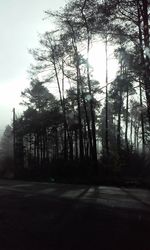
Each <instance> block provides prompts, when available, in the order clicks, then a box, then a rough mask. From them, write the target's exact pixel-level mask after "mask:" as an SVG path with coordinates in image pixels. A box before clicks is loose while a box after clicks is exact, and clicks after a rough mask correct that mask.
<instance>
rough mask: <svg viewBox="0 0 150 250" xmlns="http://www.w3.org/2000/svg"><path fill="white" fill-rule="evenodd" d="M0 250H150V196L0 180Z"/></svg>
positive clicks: (130, 191) (102, 188) (149, 193)
mask: <svg viewBox="0 0 150 250" xmlns="http://www.w3.org/2000/svg"><path fill="white" fill-rule="evenodd" d="M0 249H1V250H6V249H9V250H12V249H15V250H30V249H32V250H34V249H35V250H37V249H38V250H39V249H41V250H56V249H59V250H80V249H82V250H84V249H85V250H97V249H100V250H106V249H107V250H111V249H113V250H124V249H126V250H130V249H131V250H134V249H136V250H150V191H148V190H142V189H131V188H130V189H127V188H116V187H105V186H82V185H80V186H77V185H69V184H56V183H53V184H50V183H35V182H24V181H13V180H9V181H8V180H0Z"/></svg>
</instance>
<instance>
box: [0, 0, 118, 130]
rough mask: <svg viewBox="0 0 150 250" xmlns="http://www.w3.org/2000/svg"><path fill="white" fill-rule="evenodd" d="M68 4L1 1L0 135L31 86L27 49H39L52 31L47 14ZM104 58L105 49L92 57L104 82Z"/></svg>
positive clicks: (44, 0)
mask: <svg viewBox="0 0 150 250" xmlns="http://www.w3.org/2000/svg"><path fill="white" fill-rule="evenodd" d="M65 3H66V1H65V0H1V1H0V35H1V36H0V134H1V133H2V131H3V130H4V128H5V126H6V125H7V124H11V121H12V109H13V107H15V108H16V111H17V113H19V112H21V109H22V108H21V107H19V103H20V102H21V98H20V94H21V91H23V90H24V89H25V88H26V87H28V86H29V82H30V80H29V75H28V73H27V70H28V69H29V67H30V64H31V63H32V60H33V59H32V56H31V55H30V54H29V53H28V49H30V48H35V47H38V33H44V32H45V31H47V30H50V29H51V28H52V26H51V24H50V21H48V20H43V18H44V17H45V14H44V11H45V10H48V9H51V10H56V9H59V8H61V7H63V6H64V5H65ZM104 56H105V48H104V46H99V50H98V48H97V47H95V49H94V50H93V51H92V53H91V62H92V63H93V64H95V65H94V66H95V77H96V78H97V80H98V77H99V75H101V77H102V76H103V79H105V69H104V66H105V64H104ZM100 59H101V62H100ZM112 65H113V69H112V68H111V69H110V72H111V74H112V75H114V73H113V72H115V71H116V67H115V64H114V63H113V64H112ZM100 69H101V70H100ZM100 71H101V72H100ZM102 81H103V80H102Z"/></svg>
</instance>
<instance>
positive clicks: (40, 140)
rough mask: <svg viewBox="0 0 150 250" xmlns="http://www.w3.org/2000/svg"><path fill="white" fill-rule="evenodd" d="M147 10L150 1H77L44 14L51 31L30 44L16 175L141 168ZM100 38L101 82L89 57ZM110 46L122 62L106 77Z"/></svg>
mask: <svg viewBox="0 0 150 250" xmlns="http://www.w3.org/2000/svg"><path fill="white" fill-rule="evenodd" d="M149 11H150V6H149V1H148V0H121V1H118V0H105V1H102V0H99V1H98V0H77V1H69V2H68V4H66V6H65V7H64V8H63V9H61V10H60V11H56V12H52V11H49V10H48V11H46V12H45V14H46V17H47V18H49V20H50V23H51V22H54V24H55V30H53V31H47V32H46V33H45V34H42V35H41V37H40V41H39V43H40V46H39V48H37V49H32V50H30V53H31V54H32V55H33V57H34V59H35V64H34V65H32V66H31V70H30V76H31V83H30V87H29V88H27V89H25V90H24V91H23V92H22V99H23V103H22V104H23V105H25V106H26V107H27V109H26V111H24V113H23V114H22V116H21V117H19V118H17V117H14V118H15V119H14V123H13V132H14V141H15V142H14V159H15V169H16V172H17V173H21V172H22V171H28V172H29V175H30V176H34V175H35V173H39V175H41V174H42V173H43V175H51V176H57V175H58V176H59V175H62V176H69V175H72V176H78V175H79V173H80V174H81V175H82V176H86V177H87V176H90V175H93V176H98V175H99V173H101V175H102V172H103V171H104V172H107V173H108V172H110V175H112V174H113V173H114V172H115V174H116V173H117V174H120V173H121V172H122V173H123V174H127V175H128V174H129V175H141V174H143V171H145V169H147V166H148V165H149V163H148V160H147V161H145V160H144V159H146V157H147V154H148V152H149V140H150V46H149V38H150V37H149V27H150V26H149ZM99 38H101V39H102V40H103V42H104V44H105V55H106V58H105V61H104V64H106V72H105V74H106V82H105V86H104V87H103V84H100V83H99V82H97V81H95V80H94V79H93V77H92V68H91V66H90V63H89V53H90V49H91V45H92V43H93V41H94V42H95V41H97V42H98V40H99ZM109 44H111V45H114V46H115V51H114V56H115V57H116V58H117V59H118V64H119V69H118V72H117V76H116V78H115V80H114V81H113V82H111V83H110V82H109V81H108V74H109V69H108V61H109V56H108V46H109ZM99 57H100V55H97V58H95V60H96V61H97V63H98V62H99ZM99 72H100V74H102V72H101V68H99ZM52 83H53V84H55V85H56V86H57V93H58V94H57V98H56V97H55V96H54V95H53V94H52V93H50V92H51V91H50V89H51V84H52ZM46 86H47V87H46ZM99 99H100V100H101V101H99ZM135 162H136V164H135ZM145 162H146V163H145ZM135 165H136V167H135ZM142 165H143V166H142ZM102 169H103V170H102ZM146 171H147V170H146ZM133 173H134V174H133Z"/></svg>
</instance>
